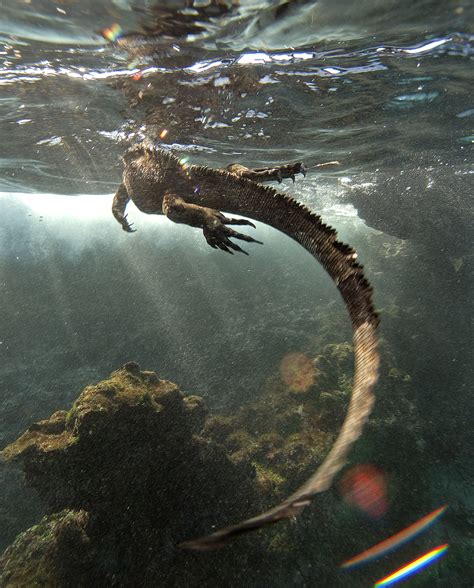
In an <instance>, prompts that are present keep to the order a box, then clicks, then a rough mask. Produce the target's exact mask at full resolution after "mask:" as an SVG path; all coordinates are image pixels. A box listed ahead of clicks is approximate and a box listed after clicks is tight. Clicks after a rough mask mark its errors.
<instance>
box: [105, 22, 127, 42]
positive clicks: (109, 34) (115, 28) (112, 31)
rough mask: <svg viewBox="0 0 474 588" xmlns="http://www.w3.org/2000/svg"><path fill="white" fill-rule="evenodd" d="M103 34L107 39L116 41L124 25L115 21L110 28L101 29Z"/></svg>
mask: <svg viewBox="0 0 474 588" xmlns="http://www.w3.org/2000/svg"><path fill="white" fill-rule="evenodd" d="M100 33H101V35H102V36H103V37H105V38H106V39H107V41H112V42H113V41H115V40H117V39H118V38H119V37H120V34H121V33H122V27H121V26H120V25H119V24H117V23H116V22H114V24H113V25H111V26H110V27H109V28H108V29H102V30H101V31H100Z"/></svg>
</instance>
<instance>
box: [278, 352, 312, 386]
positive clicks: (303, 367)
mask: <svg viewBox="0 0 474 588" xmlns="http://www.w3.org/2000/svg"><path fill="white" fill-rule="evenodd" d="M280 374H281V377H282V380H283V381H284V382H285V384H286V385H287V386H288V388H289V389H290V390H292V391H293V392H306V391H307V390H308V389H309V388H311V386H312V385H313V384H314V382H315V380H316V368H315V367H314V363H313V361H312V360H311V359H310V358H309V357H308V356H307V355H306V354H305V353H288V354H287V355H285V357H284V358H283V359H282V360H281V362H280Z"/></svg>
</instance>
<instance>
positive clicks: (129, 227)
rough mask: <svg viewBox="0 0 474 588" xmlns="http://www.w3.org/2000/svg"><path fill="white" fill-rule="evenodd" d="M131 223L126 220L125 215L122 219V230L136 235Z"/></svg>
mask: <svg viewBox="0 0 474 588" xmlns="http://www.w3.org/2000/svg"><path fill="white" fill-rule="evenodd" d="M132 227H133V223H129V222H128V220H127V215H125V216H124V217H123V219H122V229H123V230H124V231H125V232H126V233H136V232H137V229H133V228H132Z"/></svg>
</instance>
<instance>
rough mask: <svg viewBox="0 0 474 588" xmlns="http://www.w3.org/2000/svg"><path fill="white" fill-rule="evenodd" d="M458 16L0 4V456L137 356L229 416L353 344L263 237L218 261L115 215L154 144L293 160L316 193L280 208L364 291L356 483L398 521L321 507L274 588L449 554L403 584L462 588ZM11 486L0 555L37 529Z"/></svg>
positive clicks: (374, 9)
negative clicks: (375, 380) (352, 560)
mask: <svg viewBox="0 0 474 588" xmlns="http://www.w3.org/2000/svg"><path fill="white" fill-rule="evenodd" d="M473 16H474V15H473V9H472V5H471V3H469V2H467V1H463V0H460V1H454V0H453V1H449V2H447V1H446V2H441V1H436V0H420V1H417V2H414V1H408V0H400V1H397V2H394V1H391V0H383V1H375V0H364V1H362V2H357V3H356V2H348V1H347V0H332V1H330V0H323V1H320V2H304V1H288V2H277V1H270V0H268V1H263V2H253V1H252V0H248V1H245V0H244V1H242V2H241V3H240V4H239V5H234V6H232V5H231V3H230V2H229V3H227V4H226V3H218V2H208V3H207V2H196V3H195V4H194V5H193V3H192V2H190V3H189V2H188V3H187V5H186V6H185V3H180V2H161V3H158V7H156V6H154V5H153V3H152V2H134V3H129V2H127V1H125V0H123V1H122V0H120V1H118V0H117V1H116V2H109V3H104V2H89V1H87V2H80V3H78V2H74V1H71V0H66V1H61V2H58V3H52V2H49V1H46V0H41V1H36V0H28V1H26V0H25V1H24V2H14V1H13V0H6V1H4V2H2V8H1V14H0V136H1V138H2V139H1V140H2V150H1V153H0V192H1V194H0V297H1V298H0V299H1V304H2V313H1V318H0V384H1V392H0V393H1V400H0V423H1V426H0V439H1V441H2V444H1V445H2V447H3V446H5V445H6V444H7V443H10V442H11V441H13V440H14V439H15V438H17V437H18V435H19V434H20V433H21V432H23V431H24V430H25V429H26V428H27V427H28V426H29V425H30V424H31V423H32V422H34V421H36V420H38V419H40V418H46V417H48V416H49V415H50V414H51V413H52V412H54V411H55V410H58V409H60V408H66V409H67V408H68V407H69V406H70V404H71V403H72V401H73V400H74V399H75V398H76V397H77V395H78V393H79V392H80V390H81V389H82V388H83V387H84V386H85V385H87V384H90V383H93V382H96V381H98V380H99V379H101V378H104V377H106V376H107V375H108V374H109V373H110V372H111V371H112V370H113V369H116V368H117V367H118V366H119V365H121V364H122V363H123V362H124V361H126V360H128V359H135V360H137V361H139V362H140V364H141V365H142V366H143V367H144V368H146V369H152V370H156V371H157V372H158V373H159V375H160V377H165V378H167V379H170V380H173V381H176V382H177V383H178V384H179V385H180V386H181V388H182V389H183V390H184V391H185V392H189V393H192V394H199V395H201V396H203V397H204V399H205V400H206V402H207V404H208V406H209V407H210V408H211V410H214V411H217V412H218V413H229V412H232V411H236V410H238V409H239V408H240V407H242V406H244V405H245V404H246V403H251V402H254V401H255V399H258V398H259V397H261V396H262V395H264V390H265V389H268V386H269V383H268V382H271V381H273V380H272V378H275V377H277V376H278V373H279V364H280V361H281V359H282V357H284V356H285V354H287V353H290V352H294V351H304V352H305V353H308V354H310V355H311V356H312V357H314V356H316V355H317V354H318V353H320V351H319V350H320V349H321V347H322V346H323V347H324V345H330V344H339V343H341V342H345V341H350V326H349V323H348V320H347V319H346V316H345V310H344V308H343V305H342V302H341V301H340V300H339V298H338V295H337V292H336V290H335V288H334V286H333V284H332V283H331V282H330V280H329V279H328V278H327V276H326V275H325V274H324V272H323V270H322V269H320V268H318V267H317V266H316V264H315V263H314V261H313V260H311V259H310V258H309V257H308V256H306V254H304V253H303V252H302V250H300V248H298V247H297V246H296V245H295V244H293V243H291V242H289V241H288V240H287V239H285V238H283V237H282V236H281V235H279V234H277V233H276V232H275V231H273V230H271V229H269V228H267V227H265V226H263V225H258V227H257V234H258V237H257V238H259V239H261V240H263V241H264V243H265V245H264V247H260V248H257V247H256V246H255V247H253V248H251V250H250V251H251V256H250V257H249V258H244V256H241V257H237V256H234V257H235V259H234V258H233V259H227V257H228V256H225V255H224V254H222V253H221V252H215V251H212V250H211V249H210V248H209V247H208V246H207V245H206V244H205V242H204V240H203V238H202V235H201V234H199V232H195V231H194V230H193V229H190V228H189V227H183V226H176V225H172V224H171V223H169V221H166V220H163V219H161V218H160V219H156V218H152V217H146V218H145V215H143V214H140V213H139V212H138V211H137V210H136V209H133V210H131V212H130V217H133V221H134V222H135V223H136V227H137V228H138V232H137V234H136V235H133V236H130V235H126V234H124V233H123V232H122V231H121V230H120V227H119V226H118V225H116V223H115V221H114V219H113V217H112V216H111V214H110V213H109V209H110V203H111V198H112V194H113V193H114V191H115V190H116V188H117V185H118V183H119V182H120V177H121V170H122V168H121V163H120V156H121V155H122V154H123V153H124V151H125V150H126V148H127V147H128V146H129V145H131V144H133V143H135V142H137V141H139V140H142V139H145V138H146V139H148V140H152V141H154V142H156V143H160V144H163V145H165V146H169V147H171V148H173V149H174V150H175V151H176V152H177V153H179V154H184V155H185V156H187V157H189V159H190V161H191V162H192V163H206V164H208V165H212V166H217V167H222V166H225V165H227V164H228V163H230V162H233V161H239V162H242V163H245V164H246V165H250V166H255V167H261V166H266V165H272V164H274V163H277V162H286V161H295V160H301V161H304V162H305V164H306V166H307V167H308V172H309V173H308V175H307V177H306V179H304V180H303V179H301V180H300V179H298V180H297V182H296V184H295V185H292V184H291V183H288V184H285V185H282V186H281V189H282V190H286V191H288V192H289V193H291V194H292V195H293V196H294V197H296V198H297V199H299V200H300V201H302V202H304V203H305V204H307V205H308V206H310V207H311V208H312V209H314V210H316V211H317V212H318V213H319V214H321V215H322V216H323V217H324V218H325V220H327V221H328V222H329V223H330V224H332V225H333V226H335V227H336V228H337V229H338V231H339V233H340V234H341V236H342V238H343V239H344V240H345V241H346V242H349V243H351V245H353V246H355V247H356V249H357V250H358V252H359V256H360V259H361V261H362V262H363V263H364V265H365V267H366V274H367V277H368V279H369V281H370V282H371V283H372V285H373V286H374V288H375V302H376V306H377V309H378V310H379V311H380V313H381V318H382V321H381V331H380V335H381V339H382V349H381V352H382V362H383V364H382V365H383V367H382V371H381V381H380V384H379V387H378V391H379V392H378V394H379V400H378V405H377V406H378V407H379V411H380V412H379V413H377V412H376V413H375V416H374V420H373V421H372V425H369V433H368V435H369V436H368V437H366V441H365V444H364V439H363V440H362V441H361V443H362V445H360V446H358V447H359V448H358V449H357V448H356V453H355V454H354V455H355V457H354V463H370V464H376V465H377V466H378V467H380V468H381V470H383V471H384V472H385V475H386V478H387V480H388V481H389V484H390V505H391V506H390V508H391V510H390V511H389V513H388V514H387V517H386V518H385V519H384V521H382V523H380V522H372V523H370V525H369V527H370V532H369V531H368V530H367V521H366V519H364V518H363V515H361V514H360V513H358V512H356V511H354V512H352V511H351V512H352V514H351V515H350V516H353V517H354V520H353V521H352V520H351V525H349V526H348V527H345V526H344V525H345V524H346V523H347V520H346V519H345V518H344V517H345V516H346V513H345V511H343V512H342V514H341V512H340V509H341V508H343V507H342V506H341V498H340V495H339V494H337V492H334V493H333V494H330V498H328V499H327V500H329V501H333V502H330V503H329V506H328V505H327V504H326V503H325V508H329V509H330V510H331V512H332V513H334V512H336V511H337V513H339V514H337V515H335V519H331V520H332V521H333V523H332V524H331V525H329V523H328V522H327V520H326V523H325V522H324V520H320V519H319V518H318V514H317V505H315V506H314V507H312V508H314V509H315V511H314V512H313V515H312V516H308V517H307V518H306V519H304V520H302V521H301V522H299V523H298V524H299V525H301V531H298V532H295V533H293V534H292V535H291V537H292V539H291V542H290V543H291V545H290V547H288V549H289V550H290V551H289V552H285V553H286V555H285V557H286V558H287V559H285V560H284V561H285V565H284V573H283V568H282V570H281V571H278V570H277V571H276V572H275V574H274V577H275V581H274V584H272V585H275V586H286V585H295V586H300V585H304V586H316V585H321V586H369V585H373V583H374V581H375V580H378V579H379V578H380V577H382V576H381V575H380V574H382V575H383V573H385V572H386V573H387V574H388V573H389V572H390V571H393V570H394V569H396V566H398V567H400V566H401V565H403V563H406V562H408V561H411V560H412V559H414V558H416V557H418V556H419V555H421V554H422V553H424V552H426V551H428V550H429V549H430V548H434V547H436V546H437V545H439V544H441V543H449V545H450V548H449V551H448V554H447V555H446V557H445V558H444V559H443V560H442V561H441V562H438V563H437V564H434V566H433V567H432V568H431V569H430V571H425V572H423V574H424V575H423V574H420V575H419V576H418V577H417V579H412V580H410V581H409V582H411V583H412V585H413V586H443V587H444V586H446V587H448V586H465V587H472V586H473V585H474V581H473V579H472V572H471V571H470V570H472V567H473V566H472V563H473V562H472V540H473V523H474V502H473V492H472V489H473V484H474V481H473V476H472V472H473V464H472V450H471V448H472V442H473V441H474V439H473V433H472V431H473V429H472V421H473V414H474V408H473V405H472V381H473V373H472V364H473V362H472V360H473V357H472V348H473V332H472V323H471V319H472V298H473V295H472V294H473V290H472V285H473V282H472V247H471V240H472V228H473V226H472V220H473V215H472V202H471V197H472V193H473V181H472V178H473V176H472V173H473V171H472V143H473V141H474V131H473V125H472V122H473V117H474V103H473V99H472V58H473V54H474V46H473V30H472V23H473ZM114 23H117V25H119V26H120V30H121V32H120V34H119V35H118V36H117V37H116V38H115V37H114V38H113V39H112V40H110V39H109V40H107V39H106V38H104V34H103V31H104V30H106V29H108V28H110V27H111V26H112V25H113V24H114ZM101 31H102V33H101ZM106 36H107V34H106ZM321 164H327V165H321ZM376 410H377V409H376ZM300 412H301V411H300ZM371 426H372V428H371ZM405 441H406V443H405ZM2 476H3V479H4V489H3V490H2V492H3V494H2V497H1V498H0V501H1V503H0V517H1V519H2V522H1V524H0V528H1V529H2V532H1V535H2V536H1V537H0V539H1V542H2V545H3V546H6V545H8V544H9V543H11V541H12V540H13V538H14V537H15V535H16V534H17V533H19V532H20V531H23V530H24V529H26V528H27V527H29V526H31V525H32V524H34V523H35V522H36V521H37V520H38V519H39V517H40V516H41V513H42V506H41V505H40V504H39V502H38V501H37V499H36V498H35V496H34V495H33V494H27V493H26V491H25V490H23V489H22V485H21V481H19V480H18V479H17V478H18V474H17V473H14V472H12V471H9V472H8V473H4V474H2ZM442 504H448V505H449V509H448V511H447V514H446V515H445V517H444V518H443V519H442V521H441V522H440V523H438V525H437V527H436V531H435V532H433V535H432V536H427V537H426V538H424V539H423V540H422V541H421V542H420V543H418V544H416V545H415V544H413V545H412V546H411V547H408V548H405V551H404V552H403V554H402V555H400V556H398V555H397V556H396V557H395V556H394V558H393V559H391V556H386V558H385V559H384V561H383V565H382V566H381V567H379V568H376V570H377V571H375V570H374V569H371V568H370V567H369V566H368V567H367V568H365V569H364V570H362V571H360V572H357V573H356V574H355V575H350V574H345V575H343V576H341V575H340V574H339V572H337V567H338V565H339V563H340V562H341V561H342V560H343V559H344V558H346V557H349V556H350V555H354V553H348V549H349V547H348V546H346V548H344V545H343V543H344V542H343V541H342V540H338V537H339V539H340V537H341V535H344V534H348V535H350V542H349V545H350V548H353V546H354V545H357V546H358V548H359V550H360V551H362V550H363V549H365V548H367V547H369V546H370V545H371V544H373V543H375V542H376V541H378V540H382V539H383V538H385V537H386V536H387V534H389V530H390V533H391V532H396V531H397V530H400V529H402V528H403V527H404V526H406V525H407V524H409V523H410V522H414V521H415V520H417V519H418V518H420V517H421V516H423V515H424V514H427V513H428V512H430V511H431V510H433V509H435V508H437V507H438V506H441V505H442ZM338 509H339V510H338ZM338 517H339V518H338ZM357 517H360V518H357ZM334 520H335V521H336V523H334ZM324 524H328V529H327V531H326V533H327V535H328V538H327V546H326V548H323V547H321V545H319V544H313V543H312V542H313V541H315V540H316V539H315V537H316V536H313V535H311V533H312V531H311V529H314V528H315V527H316V526H318V525H323V526H324ZM338 525H340V529H338ZM358 525H360V535H359V534H358V533H357V532H356V529H357V528H358ZM318 540H319V539H318ZM329 546H330V547H329ZM318 550H319V551H321V552H322V554H323V555H321V554H319V555H317V554H316V552H318ZM288 553H289V555H288ZM162 557H163V558H166V555H162ZM163 561H164V560H163ZM229 565H230V564H229ZM177 567H179V565H178V566H177ZM331 570H332V571H331ZM267 572H268V570H266V571H265V573H267ZM262 574H263V572H262ZM331 574H333V575H331ZM378 574H379V575H378ZM264 577H265V579H263V578H264ZM321 578H323V579H322V580H321ZM239 582H240V580H239ZM266 582H268V576H266V575H265V574H264V575H262V576H261V577H260V580H259V575H258V573H257V572H256V573H255V575H252V576H251V579H249V581H248V585H249V586H254V585H255V586H264V585H265V586H266V585H267V583H266ZM170 585H171V584H170ZM172 585H174V584H172ZM178 585H179V584H178ZM209 585H213V586H214V585H219V580H218V577H217V576H216V577H215V578H210V579H209ZM235 585H240V584H239V583H238V582H237V583H236V584H235Z"/></svg>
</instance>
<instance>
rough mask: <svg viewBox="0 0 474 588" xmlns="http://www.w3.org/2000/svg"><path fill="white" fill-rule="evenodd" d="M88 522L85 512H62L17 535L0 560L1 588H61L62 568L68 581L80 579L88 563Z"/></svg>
mask: <svg viewBox="0 0 474 588" xmlns="http://www.w3.org/2000/svg"><path fill="white" fill-rule="evenodd" d="M88 519H89V516H88V514H87V513H86V512H85V511H79V512H76V511H69V510H64V511H62V512H60V513H57V514H54V515H50V516H46V517H43V519H42V520H41V521H40V523H39V524H37V525H35V526H34V527H31V529H28V530H27V531H25V532H24V533H20V535H18V537H17V538H16V539H15V541H14V543H13V544H12V545H11V546H10V547H8V548H7V549H6V550H5V552H4V554H3V555H2V557H1V559H0V569H1V572H2V573H1V582H2V586H15V587H20V586H25V587H26V586H48V588H56V587H60V586H62V585H63V578H64V575H65V574H64V572H65V570H64V569H63V568H64V565H67V566H68V568H69V569H68V572H67V575H68V576H69V577H71V578H74V577H76V578H80V577H81V576H83V575H84V574H85V572H86V570H87V568H88V567H89V565H90V563H91V558H90V553H89V538H88V536H87V533H86V532H85V528H86V526H87V523H88Z"/></svg>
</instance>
